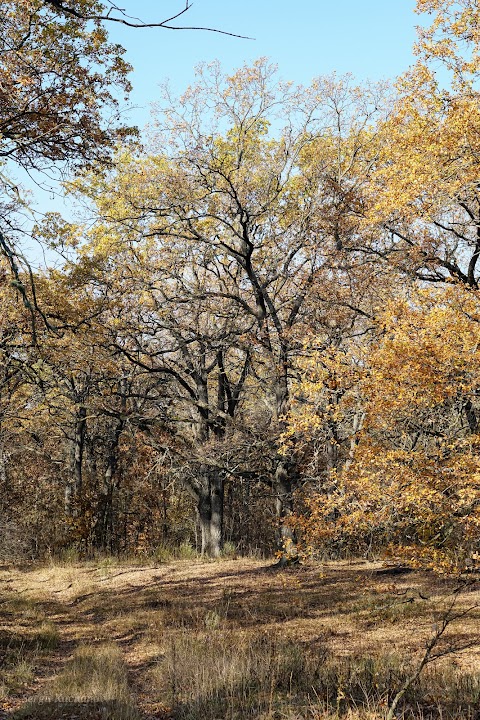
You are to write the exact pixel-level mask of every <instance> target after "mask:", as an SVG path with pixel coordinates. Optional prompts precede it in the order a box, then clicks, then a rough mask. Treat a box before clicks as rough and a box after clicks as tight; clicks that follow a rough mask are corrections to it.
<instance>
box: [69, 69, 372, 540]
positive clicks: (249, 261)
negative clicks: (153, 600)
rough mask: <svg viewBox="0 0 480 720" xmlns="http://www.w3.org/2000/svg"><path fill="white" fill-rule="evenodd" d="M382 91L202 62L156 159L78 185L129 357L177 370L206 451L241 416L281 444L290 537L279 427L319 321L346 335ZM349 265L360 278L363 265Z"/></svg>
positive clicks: (281, 501) (277, 478)
mask: <svg viewBox="0 0 480 720" xmlns="http://www.w3.org/2000/svg"><path fill="white" fill-rule="evenodd" d="M382 94H383V90H382V88H369V89H366V90H365V95H364V96H362V95H361V92H360V89H359V88H356V87H355V86H353V84H352V83H351V81H350V80H348V79H346V80H344V81H341V80H339V81H337V80H335V79H334V78H327V79H319V80H318V81H316V82H315V83H314V84H313V85H312V87H311V88H308V89H307V90H301V89H298V88H294V87H292V86H290V85H289V84H285V83H281V82H279V81H278V80H277V79H276V76H275V68H273V67H271V66H270V65H269V64H268V63H267V62H266V61H263V60H261V61H258V62H257V63H256V64H255V65H254V66H253V67H251V68H249V67H244V68H242V69H241V70H239V71H238V72H237V73H236V74H235V75H234V76H232V77H225V76H224V75H223V73H222V71H221V69H220V67H219V65H218V64H214V65H213V66H211V67H208V68H207V67H203V68H200V69H199V80H198V83H197V85H195V86H194V87H192V88H190V89H189V91H188V92H187V93H186V94H185V95H184V96H183V97H182V98H181V99H175V98H173V97H171V96H170V95H169V93H168V90H167V91H166V96H165V105H164V106H163V107H162V110H161V111H160V110H159V113H158V125H157V131H156V133H155V136H154V138H153V145H152V149H151V153H150V155H149V156H147V157H142V156H138V157H135V156H131V155H130V154H128V153H124V154H123V156H122V155H121V156H120V157H119V158H118V160H117V162H118V165H117V171H116V172H115V173H114V174H106V175H104V176H103V177H102V176H99V175H96V176H91V175H90V176H89V177H87V178H86V180H82V179H81V178H80V179H79V181H78V182H77V185H76V187H77V190H78V191H79V192H82V193H83V195H84V196H87V197H90V198H91V200H92V202H94V203H95V207H96V212H97V217H98V224H97V226H96V228H94V229H93V230H91V231H90V244H89V246H85V247H84V249H83V250H82V253H83V254H84V258H85V259H86V258H90V259H88V263H90V267H92V263H93V264H94V263H95V258H96V259H97V260H100V261H101V263H103V266H104V268H105V271H106V272H108V277H109V278H118V279H119V282H120V284H119V285H118V288H119V290H118V291H119V292H120V293H122V294H123V296H124V297H125V298H128V301H129V302H132V298H135V300H134V301H133V302H134V305H135V310H134V311H133V314H132V313H131V310H130V311H129V312H126V313H125V316H126V317H127V318H128V319H127V320H126V321H125V320H124V321H123V322H122V320H119V325H120V326H123V327H124V328H125V329H126V331H127V336H126V339H125V340H124V341H122V342H124V343H125V347H124V352H125V353H126V354H130V356H131V358H132V359H134V360H135V361H136V362H142V363H144V365H145V367H148V368H149V369H150V370H151V371H152V372H159V373H163V374H165V375H167V376H170V377H173V378H174V379H175V381H176V382H177V387H178V388H179V390H180V393H181V394H182V393H183V396H184V397H183V402H188V403H189V404H190V407H191V410H192V411H193V413H194V416H193V418H192V421H191V431H192V432H191V438H192V441H193V442H194V446H195V447H196V448H197V450H198V448H200V447H201V446H203V447H204V448H206V447H207V445H208V442H209V441H210V439H212V440H214V439H215V438H216V439H217V440H221V439H222V438H223V437H224V436H225V432H226V430H228V428H229V427H230V426H231V425H232V421H235V422H238V420H239V418H240V417H241V424H242V425H243V426H245V423H246V422H247V423H248V422H249V423H253V424H257V425H258V432H259V433H260V436H261V434H262V433H263V434H266V435H268V436H269V437H270V438H271V453H272V457H275V458H276V459H275V462H274V463H273V470H272V472H271V473H270V477H269V483H270V484H271V486H272V488H273V492H274V493H275V495H276V497H277V505H278V515H279V518H280V520H281V528H282V530H281V532H282V533H284V534H285V537H284V538H283V540H288V536H289V533H290V531H289V529H288V525H287V524H286V523H285V522H284V519H285V518H286V516H287V515H288V514H289V513H290V512H291V508H292V488H293V485H294V484H295V482H296V480H297V478H298V473H297V471H296V469H295V463H296V461H295V454H294V453H292V454H291V457H290V458H286V457H285V456H284V455H282V454H281V453H279V452H278V442H277V441H278V434H279V432H281V430H282V423H283V417H284V415H285V413H286V411H287V409H288V406H289V402H290V383H291V379H292V373H294V368H295V362H296V360H295V359H296V357H297V356H298V354H299V351H300V348H301V344H302V336H303V334H304V333H305V332H306V329H307V328H311V326H312V323H313V324H314V325H315V324H317V327H318V325H319V324H320V325H323V326H324V327H327V326H328V325H330V326H331V327H330V331H331V332H334V330H335V328H334V326H335V325H336V320H335V318H334V314H332V313H330V318H329V319H328V320H327V319H326V314H327V313H328V308H331V305H332V300H331V298H330V297H329V295H330V291H331V289H332V288H333V287H334V284H335V281H334V280H333V277H334V273H335V272H336V265H337V264H338V263H337V260H339V258H340V257H343V255H342V254H341V250H342V245H343V243H344V242H346V241H347V239H348V238H349V237H350V236H351V235H354V234H355V233H356V232H358V229H357V225H358V218H357V216H358V212H357V211H356V209H355V202H356V200H355V198H358V197H359V186H360V185H361V182H362V181H363V177H364V174H365V168H366V167H368V166H369V165H370V163H371V162H372V161H371V153H372V152H373V150H372V147H373V144H374V141H373V138H374V132H373V123H374V118H375V117H376V115H377V114H381V112H382V109H381V108H382V102H381V101H383V97H382ZM203 107H209V108H211V112H210V113H208V114H202V113H201V112H200V108H203ZM115 258H118V260H119V261H120V265H116V263H115ZM343 272H344V278H345V282H346V283H347V284H348V283H350V284H351V282H352V278H351V275H352V269H351V268H350V269H345V268H344V271H343ZM104 282H107V278H106V277H105V280H104ZM114 285H115V281H112V282H111V286H112V290H113V292H115V287H114ZM347 296H348V292H345V297H344V301H345V307H346V306H348V305H349V302H350V301H351V300H352V297H351V296H348V297H347ZM338 298H339V302H340V295H339V296H338ZM350 305H351V302H350ZM348 312H349V313H350V314H353V315H355V313H356V308H355V306H354V305H351V307H350V308H348ZM347 322H348V321H347ZM136 323H137V329H135V324H136ZM337 331H338V327H337ZM134 338H137V340H134ZM247 378H248V379H247ZM255 387H256V388H258V390H257V391H256V392H257V393H261V395H260V397H261V398H262V401H261V403H259V402H258V400H257V402H256V403H253V402H252V400H251V399H250V398H251V397H252V392H254V390H253V389H254V388H255ZM178 402H180V398H178ZM255 406H256V409H255ZM177 407H178V405H177ZM254 410H255V412H254ZM240 411H241V412H240ZM247 418H249V419H247ZM260 418H262V420H260ZM217 452H218V448H217ZM202 472H203V473H205V468H204V470H203V471H202ZM210 472H213V473H214V474H215V473H216V472H217V469H216V468H215V465H213V466H212V465H211V466H210V470H209V473H210ZM201 475H202V473H197V476H201ZM219 494H220V495H221V494H222V493H221V492H220V493H219ZM203 495H204V493H203V491H202V492H201V493H200V496H201V497H203ZM202 502H203V500H202ZM219 505H221V503H219ZM199 512H200V507H199ZM202 512H203V511H202ZM208 514H210V517H211V516H212V514H211V511H210V510H208V512H207V515H208Z"/></svg>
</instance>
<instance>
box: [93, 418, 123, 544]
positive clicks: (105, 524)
mask: <svg viewBox="0 0 480 720" xmlns="http://www.w3.org/2000/svg"><path fill="white" fill-rule="evenodd" d="M123 427H124V422H123V420H122V419H119V420H118V421H117V426H116V428H115V432H114V436H113V439H112V441H111V443H110V445H109V448H108V457H107V467H106V469H105V474H104V476H103V492H102V495H101V497H100V502H99V507H98V509H97V529H96V533H95V534H96V542H97V547H100V548H101V549H102V550H109V551H110V552H113V550H114V547H113V545H114V543H113V528H114V524H115V523H114V517H113V514H114V506H113V502H114V496H115V490H116V489H117V487H118V483H117V482H116V471H117V465H118V446H119V442H120V436H121V434H122V432H123Z"/></svg>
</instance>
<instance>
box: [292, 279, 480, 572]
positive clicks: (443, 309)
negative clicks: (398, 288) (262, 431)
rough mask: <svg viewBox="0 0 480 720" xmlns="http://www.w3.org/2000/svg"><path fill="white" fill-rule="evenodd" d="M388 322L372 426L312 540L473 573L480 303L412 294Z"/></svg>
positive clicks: (364, 390) (368, 382) (458, 294)
mask: <svg viewBox="0 0 480 720" xmlns="http://www.w3.org/2000/svg"><path fill="white" fill-rule="evenodd" d="M378 322H379V327H380V328H382V332H381V335H380V336H379V338H378V341H377V342H376V343H374V344H373V345H372V347H371V350H370V352H368V353H367V354H366V355H364V357H363V359H362V363H361V365H360V366H359V368H358V369H357V382H356V383H355V386H354V394H355V395H356V394H358V393H360V395H361V397H362V398H363V412H364V420H363V425H362V428H361V430H360V432H358V433H357V436H356V443H355V446H354V448H353V452H352V455H351V458H350V462H349V463H348V464H347V465H346V466H345V467H344V469H343V471H342V472H340V473H339V474H338V475H336V476H334V477H333V478H332V481H331V484H330V488H329V492H328V494H327V497H325V495H324V494H323V495H317V496H316V497H313V499H312V498H310V500H309V501H308V505H309V507H310V511H311V514H310V516H309V518H308V519H307V520H306V524H305V525H304V527H305V529H306V534H307V537H309V539H310V541H313V544H315V543H317V544H322V543H325V542H327V543H332V544H333V545H335V544H340V545H342V544H343V545H344V546H349V547H351V548H352V549H353V548H354V549H355V550H356V551H358V550H359V549H360V548H362V549H363V550H364V551H365V550H367V549H368V548H369V547H370V548H372V547H380V548H381V547H383V548H385V547H387V546H390V553H391V554H393V555H394V556H395V557H401V558H403V559H405V558H408V559H409V560H410V561H412V562H414V563H419V564H422V563H424V564H426V565H430V566H432V565H433V566H434V567H436V568H437V569H438V568H445V567H447V568H449V569H452V568H456V569H458V568H460V569H462V568H464V567H465V563H466V561H467V559H468V557H469V556H470V555H471V553H472V552H475V551H476V549H477V548H478V543H479V542H480V532H479V529H480V524H479V511H480V506H479V502H478V492H479V487H480V486H479V464H478V448H479V444H478V443H479V433H478V430H479V425H478V388H479V387H480V385H479V376H478V359H477V354H478V346H479V307H478V298H477V295H476V293H475V292H472V291H471V290H465V289H462V288H461V287H455V286H452V287H450V288H447V289H446V290H441V289H439V290H436V291H428V292H427V291H425V290H423V291H422V290H420V291H414V290H412V291H411V293H410V294H409V296H408V297H407V298H405V299H404V300H403V301H401V300H400V299H398V298H397V299H396V300H395V303H392V302H391V303H390V304H389V305H388V307H387V308H386V310H385V311H384V312H382V313H381V314H379V317H378ZM351 367H352V369H353V367H354V366H353V365H352V364H351ZM347 371H348V365H347ZM351 372H352V370H350V374H351ZM349 392H351V390H349ZM346 407H348V403H347V405H346Z"/></svg>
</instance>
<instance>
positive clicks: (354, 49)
mask: <svg viewBox="0 0 480 720" xmlns="http://www.w3.org/2000/svg"><path fill="white" fill-rule="evenodd" d="M184 5H185V0H123V2H122V3H121V7H124V8H125V10H126V12H127V13H129V14H130V15H135V16H137V17H140V18H141V19H142V20H144V21H145V22H158V21H160V20H164V19H166V18H167V17H169V16H171V15H173V14H174V13H175V12H178V11H179V10H180V9H182V7H184ZM414 6H415V0H336V1H335V0H298V1H297V2H292V0H290V1H288V2H287V0H277V1H276V2H273V1H272V0H263V1H262V0H241V1H239V0H237V2H232V1H230V2H228V0H227V1H226V2H220V1H219V0H193V4H192V7H191V8H190V9H189V10H188V12H187V13H185V14H184V15H183V16H182V18H181V19H180V20H179V22H180V23H181V24H188V25H201V26H207V27H213V28H217V29H221V30H226V31H230V32H234V33H238V34H240V35H247V36H249V37H251V38H253V39H250V40H244V39H240V38H235V37H229V36H226V35H221V34H219V33H213V32H203V31H193V30H185V31H172V30H166V29H161V28H144V29H131V28H126V27H123V26H121V25H118V24H115V23H112V24H111V25H110V26H109V28H110V39H111V41H113V42H118V43H120V44H121V45H123V47H125V48H126V51H127V52H126V59H127V60H128V61H129V62H130V64H131V65H132V66H133V68H134V70H133V73H132V75H131V81H132V84H133V91H132V93H131V98H130V103H129V105H130V107H129V109H127V108H125V115H124V121H125V122H128V123H129V124H133V125H138V126H139V127H140V128H143V127H144V126H145V125H146V124H147V123H148V121H149V119H150V105H151V103H152V102H154V101H155V100H158V99H159V98H160V90H159V85H160V84H161V83H163V82H164V81H165V80H166V79H169V81H170V84H171V86H172V88H173V89H174V90H175V93H182V92H183V91H184V90H186V88H187V87H188V86H189V85H190V84H191V83H193V82H194V80H195V70H194V68H195V66H196V65H197V64H198V63H200V62H202V61H205V62H209V61H212V60H216V59H219V60H220V61H221V63H222V66H223V67H224V68H225V70H227V71H231V70H232V71H233V70H234V69H235V68H238V67H239V66H241V65H243V64H244V63H251V62H253V61H254V60H255V59H257V58H259V57H268V58H269V59H270V60H271V61H273V62H275V63H276V64H277V65H278V67H279V73H280V76H281V77H282V78H283V79H284V80H292V81H294V82H295V83H300V84H304V85H307V84H309V83H310V82H311V80H312V79H313V78H314V77H317V76H319V75H327V74H330V73H332V72H337V73H338V74H339V75H343V74H345V73H352V74H353V75H354V76H355V77H356V78H357V79H358V80H359V81H362V80H367V79H370V80H383V79H388V78H394V77H396V76H398V75H399V74H400V73H402V72H403V71H404V70H406V69H407V68H408V67H409V65H411V64H412V62H413V60H414V58H413V54H412V45H413V43H414V41H415V37H416V33H415V26H416V25H417V24H419V22H420V18H419V17H418V16H417V15H415V13H414V12H413V8H414ZM16 179H17V180H18V181H19V182H20V183H22V182H24V184H25V186H27V187H29V188H30V189H31V191H32V193H33V196H34V206H35V208H36V210H37V211H38V212H40V213H43V212H47V211H58V212H60V213H62V214H63V215H64V216H65V217H66V218H68V219H72V218H73V217H74V208H72V205H71V202H70V201H67V202H64V201H63V200H62V197H61V193H60V192H59V190H58V186H51V189H50V191H45V190H44V191H42V190H40V189H39V188H37V187H35V185H34V184H33V183H31V182H30V181H29V180H28V179H27V180H26V182H25V180H24V178H22V177H18V178H16ZM25 251H27V254H28V255H29V256H30V257H36V258H37V259H38V261H39V263H40V264H43V263H42V258H41V257H40V256H39V254H38V249H37V250H36V249H35V248H31V247H25Z"/></svg>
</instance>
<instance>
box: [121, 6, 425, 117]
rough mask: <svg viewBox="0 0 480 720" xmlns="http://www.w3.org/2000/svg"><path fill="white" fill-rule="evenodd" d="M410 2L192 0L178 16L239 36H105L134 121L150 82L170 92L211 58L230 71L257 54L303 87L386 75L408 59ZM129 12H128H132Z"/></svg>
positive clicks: (149, 14) (138, 10)
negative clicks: (125, 64) (125, 72)
mask: <svg viewBox="0 0 480 720" xmlns="http://www.w3.org/2000/svg"><path fill="white" fill-rule="evenodd" d="M414 6H415V2H414V0H336V1H335V0H333V1H332V0H298V1H297V2H292V1H291V0H290V1H289V2H287V1H286V0H277V2H273V1H272V0H263V1H262V0H241V2H239V1H237V2H228V1H227V2H219V0H194V2H193V5H192V7H191V9H190V10H189V11H188V12H187V13H185V14H184V15H183V17H182V18H181V19H180V20H179V22H181V23H182V24H183V23H185V24H191V25H207V26H210V27H214V28H219V29H222V30H227V31H231V32H235V33H239V34H241V35H248V36H250V37H252V38H253V39H252V40H242V39H238V38H232V37H228V36H222V35H219V34H217V33H211V32H200V31H182V32H180V31H171V30H161V29H158V28H156V29H142V30H132V29H127V28H120V27H119V26H115V27H112V29H111V38H112V39H114V40H116V41H118V42H120V43H121V44H122V45H123V46H124V47H125V48H127V55H126V57H127V59H128V60H129V62H130V63H131V64H132V65H133V67H134V73H133V75H132V82H133V87H134V90H133V93H132V103H133V105H134V106H135V108H136V109H135V110H134V111H132V112H131V113H130V116H131V118H132V120H133V122H134V123H135V124H138V125H139V126H142V125H144V124H145V122H148V119H149V104H150V103H151V102H152V101H154V100H155V99H156V98H158V97H159V90H158V85H159V83H160V82H162V81H164V80H165V79H166V78H169V79H170V81H171V85H172V86H173V88H174V89H176V90H177V91H178V92H182V91H183V90H185V89H186V88H187V87H188V85H189V84H191V83H192V82H193V81H194V67H195V65H196V64H198V63H199V62H201V61H206V62H208V61H211V60H215V59H219V60H220V61H221V62H222V65H223V66H224V67H225V69H227V70H233V69H234V68H237V67H239V66H241V65H243V64H244V63H245V62H246V63H251V62H252V61H253V60H255V59H256V58H259V57H264V56H266V57H268V58H269V59H270V60H272V61H273V62H275V63H277V64H278V66H279V70H280V75H281V76H282V78H283V79H284V80H293V81H294V82H298V83H302V84H308V83H309V82H310V81H311V80H312V78H314V77H316V76H318V75H324V74H329V73H332V72H334V71H336V72H337V73H339V74H341V75H342V74H344V73H348V72H350V73H352V74H353V75H354V76H355V77H357V78H358V79H359V80H366V79H371V80H379V79H386V78H393V77H395V76H397V75H399V74H400V73H401V72H403V71H404V70H406V69H407V67H408V66H409V65H410V64H411V63H412V62H413V55H412V45H413V43H414V41H415V26H416V25H417V24H419V21H420V20H419V17H418V16H417V15H416V14H415V13H414V12H413V8H414ZM122 7H125V8H126V10H127V11H128V10H129V9H131V10H130V12H131V14H135V15H137V16H140V17H141V19H143V20H145V21H150V22H151V21H158V20H159V19H162V20H163V19H164V18H165V17H168V16H169V15H171V14H173V13H174V12H175V11H178V10H179V9H180V8H181V7H183V2H182V0H168V1H166V0H137V1H136V2H134V0H124V3H123V5H122ZM133 9H134V10H133Z"/></svg>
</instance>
